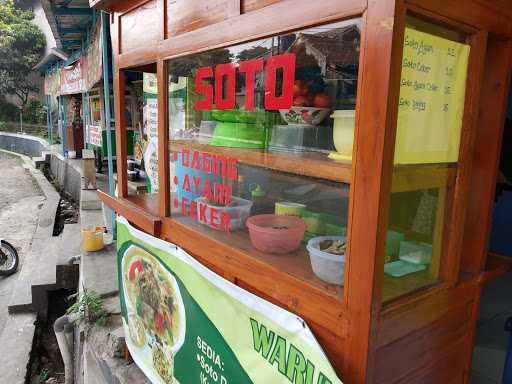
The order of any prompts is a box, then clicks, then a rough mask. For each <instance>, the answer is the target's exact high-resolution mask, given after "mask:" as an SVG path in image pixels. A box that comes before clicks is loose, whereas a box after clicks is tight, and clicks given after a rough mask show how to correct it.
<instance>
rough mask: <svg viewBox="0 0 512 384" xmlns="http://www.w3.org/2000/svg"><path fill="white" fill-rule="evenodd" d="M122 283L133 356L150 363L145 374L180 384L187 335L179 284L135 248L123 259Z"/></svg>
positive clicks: (158, 263) (155, 260) (166, 383)
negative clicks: (178, 362)
mask: <svg viewBox="0 0 512 384" xmlns="http://www.w3.org/2000/svg"><path fill="white" fill-rule="evenodd" d="M122 283H123V294H124V300H125V304H126V312H127V321H126V319H124V321H125V326H126V328H127V329H128V332H127V333H128V335H127V336H128V337H127V341H128V342H129V343H128V344H129V346H130V347H131V349H133V350H131V352H132V354H134V353H136V354H139V355H141V356H143V358H144V361H146V362H147V367H143V370H144V371H145V373H146V375H149V376H153V377H155V376H156V378H157V380H156V382H158V381H160V382H161V383H165V384H168V383H176V380H175V379H174V378H173V377H172V376H173V374H172V372H173V365H174V364H173V362H174V356H175V355H176V353H178V351H179V350H180V348H181V347H182V346H183V343H184V341H185V331H186V319H185V307H184V304H183V299H182V297H181V294H180V289H179V286H178V282H177V281H176V279H175V278H174V276H173V275H172V274H171V272H170V271H169V270H167V269H166V268H165V267H164V266H163V265H162V264H161V263H160V261H159V260H158V259H157V258H156V257H154V256H153V255H151V254H150V253H149V252H147V251H146V250H144V249H142V248H140V247H137V246H135V245H132V246H130V247H129V248H128V249H127V250H126V252H125V253H124V256H123V261H122ZM144 368H146V369H144ZM148 370H149V371H151V372H148Z"/></svg>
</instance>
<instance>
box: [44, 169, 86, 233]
mask: <svg viewBox="0 0 512 384" xmlns="http://www.w3.org/2000/svg"><path fill="white" fill-rule="evenodd" d="M41 171H42V172H43V174H44V176H45V177H46V179H47V180H48V181H49V182H50V183H51V184H52V185H53V187H54V188H55V189H56V190H57V191H58V192H59V194H60V201H59V206H58V207H57V214H56V215H55V224H54V226H53V236H59V235H60V234H61V233H62V231H63V230H64V225H66V224H76V223H78V215H79V207H78V204H77V202H76V201H74V200H73V198H72V197H71V195H70V194H69V193H67V192H66V191H64V190H63V189H62V188H61V187H60V185H59V183H58V181H57V179H56V178H55V177H54V176H53V174H52V173H51V170H50V167H49V166H48V165H47V164H46V165H44V166H43V167H42V168H41Z"/></svg>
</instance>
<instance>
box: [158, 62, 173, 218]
mask: <svg viewBox="0 0 512 384" xmlns="http://www.w3.org/2000/svg"><path fill="white" fill-rule="evenodd" d="M156 76H157V89H158V95H157V99H158V207H159V215H160V216H161V217H166V216H169V214H170V212H171V211H170V196H171V191H170V184H169V150H168V148H167V143H168V141H169V120H168V117H169V112H168V107H169V105H168V103H167V101H168V99H169V93H168V92H169V86H168V83H169V74H168V71H167V63H166V62H164V61H162V60H160V61H159V62H158V63H157V74H156Z"/></svg>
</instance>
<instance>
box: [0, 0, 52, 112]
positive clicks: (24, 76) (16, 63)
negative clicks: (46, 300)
mask: <svg viewBox="0 0 512 384" xmlns="http://www.w3.org/2000/svg"><path fill="white" fill-rule="evenodd" d="M33 18H34V13H33V12H32V11H25V10H22V9H20V8H18V7H17V6H16V5H15V4H14V1H13V0H5V1H3V2H0V93H1V94H11V95H15V96H17V97H18V99H19V100H20V104H21V105H22V106H25V104H26V103H27V102H28V96H29V94H30V93H31V92H37V91H38V88H37V87H36V86H35V85H34V84H33V81H32V80H31V78H30V76H29V75H30V74H31V72H32V68H33V67H34V66H35V65H36V64H37V63H38V62H39V60H40V59H41V56H42V54H43V50H44V47H45V44H46V41H45V36H44V34H43V32H41V30H40V29H39V27H38V26H36V25H35V24H32V19H33Z"/></svg>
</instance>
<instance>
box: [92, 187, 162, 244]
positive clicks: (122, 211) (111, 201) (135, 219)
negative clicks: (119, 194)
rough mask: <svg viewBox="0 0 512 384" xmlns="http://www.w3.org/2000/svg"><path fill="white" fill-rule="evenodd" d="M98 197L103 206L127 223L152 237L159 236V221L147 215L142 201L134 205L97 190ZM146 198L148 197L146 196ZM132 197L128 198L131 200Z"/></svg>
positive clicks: (155, 217)
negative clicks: (123, 218) (124, 219)
mask: <svg viewBox="0 0 512 384" xmlns="http://www.w3.org/2000/svg"><path fill="white" fill-rule="evenodd" d="M96 193H97V194H98V197H99V198H100V199H101V201H103V202H104V203H105V205H107V206H109V207H110V208H112V209H113V210H114V211H116V212H117V213H118V214H119V215H121V216H123V217H125V218H126V219H127V220H128V221H130V222H132V223H134V224H135V225H136V226H137V227H139V228H141V229H142V230H143V231H145V232H147V233H149V234H151V235H153V236H156V237H158V236H160V229H161V223H162V222H161V220H160V219H159V218H158V217H157V216H154V215H152V214H150V213H148V209H147V208H148V206H143V205H142V204H141V201H142V200H139V201H138V204H135V203H134V202H132V201H129V200H127V199H121V198H115V197H112V196H110V195H109V194H107V193H105V192H103V191H100V190H97V191H96ZM146 196H148V195H146ZM132 198H133V196H131V197H130V199H132Z"/></svg>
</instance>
